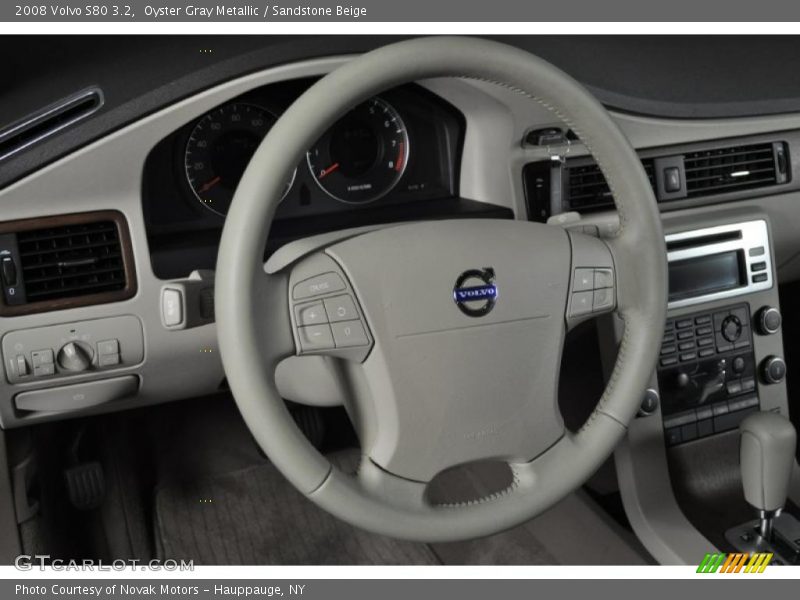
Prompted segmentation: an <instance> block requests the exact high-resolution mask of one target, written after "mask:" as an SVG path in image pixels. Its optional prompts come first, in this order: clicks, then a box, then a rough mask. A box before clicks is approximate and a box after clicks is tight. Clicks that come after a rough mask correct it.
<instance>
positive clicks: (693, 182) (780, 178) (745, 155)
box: [523, 133, 800, 221]
mask: <svg viewBox="0 0 800 600" xmlns="http://www.w3.org/2000/svg"><path fill="white" fill-rule="evenodd" d="M786 136H787V138H788V139H789V140H795V139H797V138H798V136H796V135H795V134H793V133H789V134H786ZM792 143H794V142H792ZM789 148H790V142H789V141H787V140H782V141H774V140H769V139H766V140H764V139H763V138H760V139H755V140H753V138H749V139H748V138H743V139H742V140H741V141H740V142H739V141H736V142H733V143H729V144H726V145H720V143H719V142H717V143H713V142H710V143H703V144H691V145H687V146H682V147H673V148H656V149H650V150H642V151H640V153H639V157H640V159H641V161H642V166H643V167H644V170H645V173H646V174H647V177H648V179H649V180H650V185H651V187H652V188H653V193H654V194H655V197H656V199H657V200H658V202H659V203H660V204H665V203H668V202H672V201H677V200H692V199H696V198H709V199H710V200H712V201H714V202H723V201H728V200H737V199H740V198H748V197H755V196H758V195H763V194H769V193H774V192H773V191H772V189H771V188H774V187H776V186H784V187H786V185H787V184H790V183H791V186H790V187H786V189H787V190H788V189H790V188H791V189H796V188H798V187H800V182H796V183H792V175H791V161H790V159H789ZM523 180H524V181H523V182H524V185H525V194H526V199H527V203H528V212H529V216H530V218H531V219H534V220H539V221H546V220H547V218H548V217H549V216H551V215H553V214H558V213H559V212H568V211H576V212H579V213H589V212H592V211H598V210H607V209H609V208H612V207H613V199H612V197H611V191H610V190H609V187H608V184H607V183H606V179H605V177H604V176H603V173H602V172H601V171H600V169H599V167H598V166H597V164H596V163H595V162H594V160H592V158H591V157H580V158H574V159H571V160H567V162H566V164H564V165H563V167H561V168H553V164H552V161H542V162H533V163H529V164H527V165H526V166H525V168H524V170H523Z"/></svg>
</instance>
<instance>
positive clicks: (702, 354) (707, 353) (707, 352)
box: [698, 348, 714, 358]
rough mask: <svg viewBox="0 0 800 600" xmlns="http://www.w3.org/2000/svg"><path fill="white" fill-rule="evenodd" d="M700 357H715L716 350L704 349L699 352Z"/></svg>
mask: <svg viewBox="0 0 800 600" xmlns="http://www.w3.org/2000/svg"><path fill="white" fill-rule="evenodd" d="M698 356H700V358H708V357H709V356H714V349H713V348H703V349H702V350H700V352H698Z"/></svg>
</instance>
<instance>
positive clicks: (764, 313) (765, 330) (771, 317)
mask: <svg viewBox="0 0 800 600" xmlns="http://www.w3.org/2000/svg"><path fill="white" fill-rule="evenodd" d="M757 319H758V321H757V322H758V332H759V333H760V334H761V335H772V334H773V333H777V332H778V330H779V329H780V328H781V322H782V318H781V312H780V311H779V310H778V309H777V308H775V307H774V306H765V307H764V308H762V309H761V310H760V311H758V317H757Z"/></svg>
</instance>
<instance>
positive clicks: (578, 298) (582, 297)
mask: <svg viewBox="0 0 800 600" xmlns="http://www.w3.org/2000/svg"><path fill="white" fill-rule="evenodd" d="M593 303H594V292H575V293H574V294H572V306H571V308H570V311H569V316H571V317H579V316H581V315H588V314H589V313H591V312H592V306H593Z"/></svg>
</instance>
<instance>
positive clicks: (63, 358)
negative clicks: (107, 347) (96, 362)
mask: <svg viewBox="0 0 800 600" xmlns="http://www.w3.org/2000/svg"><path fill="white" fill-rule="evenodd" d="M58 364H59V366H60V367H61V368H62V369H64V370H66V371H85V370H86V369H88V368H89V367H91V366H92V349H91V348H89V347H88V346H87V345H86V344H81V343H80V342H69V343H68V344H65V345H64V347H62V348H61V350H59V351H58Z"/></svg>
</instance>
